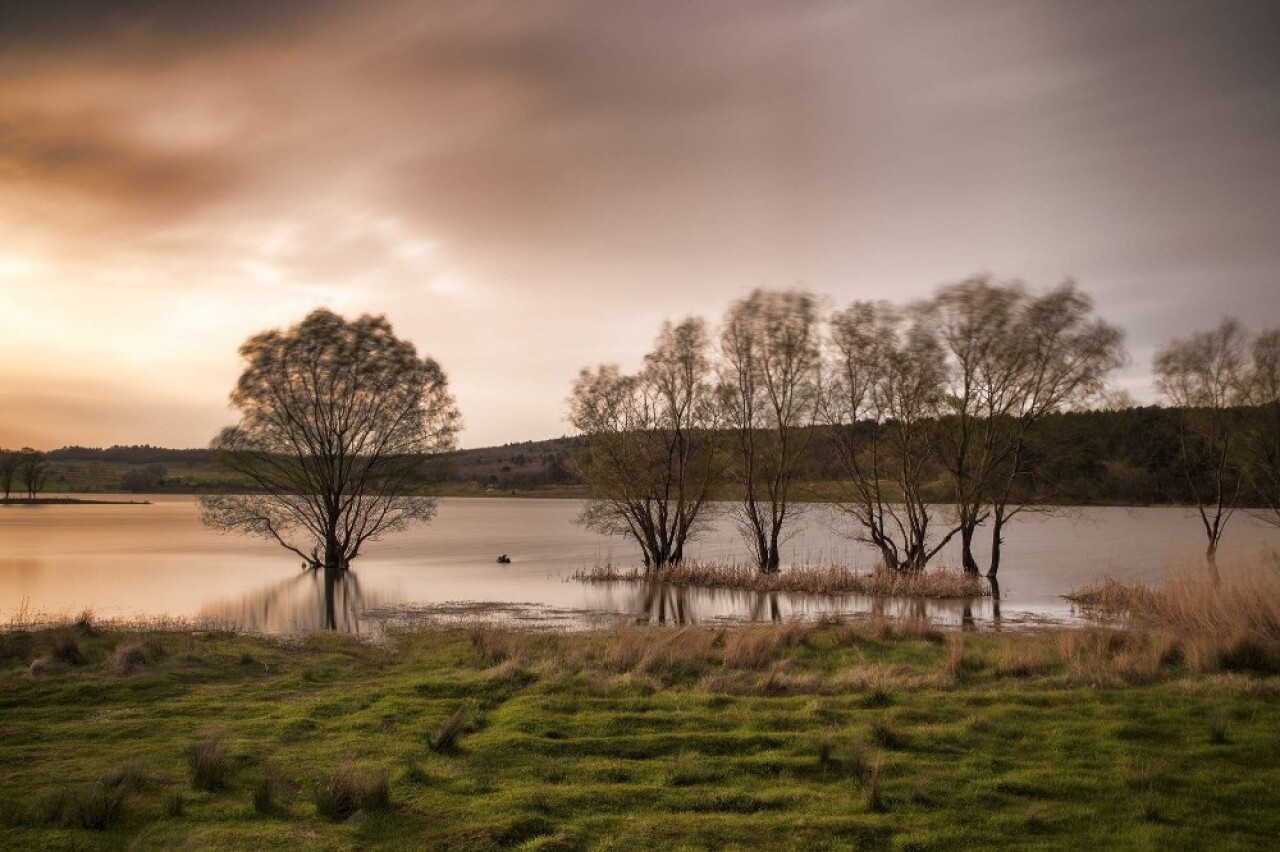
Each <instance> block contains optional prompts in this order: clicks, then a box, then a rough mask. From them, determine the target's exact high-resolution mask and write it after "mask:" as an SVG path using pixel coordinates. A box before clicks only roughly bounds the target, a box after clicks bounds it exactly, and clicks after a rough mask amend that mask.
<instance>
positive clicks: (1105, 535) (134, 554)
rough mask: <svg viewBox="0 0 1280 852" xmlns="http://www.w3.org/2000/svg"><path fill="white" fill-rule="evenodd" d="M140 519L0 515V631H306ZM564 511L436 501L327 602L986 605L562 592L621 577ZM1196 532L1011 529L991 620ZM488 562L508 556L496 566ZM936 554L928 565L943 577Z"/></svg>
mask: <svg viewBox="0 0 1280 852" xmlns="http://www.w3.org/2000/svg"><path fill="white" fill-rule="evenodd" d="M151 499H152V500H153V502H152V504H151V505H133V506H124V505H110V506H94V505H79V506H77V505H70V506H3V507H0V620H2V621H7V620H8V619H9V618H10V617H12V615H13V614H14V613H15V612H17V611H18V610H19V608H21V607H22V606H24V602H25V606H26V607H27V609H28V610H29V611H30V612H32V613H44V614H65V615H74V614H75V613H77V612H79V611H80V610H81V609H84V608H91V609H92V610H93V611H94V612H95V613H97V614H98V615H99V616H100V617H127V616H152V615H176V616H193V617H212V618H218V619H225V620H229V621H233V622H235V623H237V624H239V625H241V626H243V627H246V628H250V629H255V630H263V631H270V632H287V631H292V630H299V629H308V628H312V627H316V626H318V625H320V624H321V623H322V618H323V598H322V589H321V585H322V584H321V583H318V582H317V580H316V578H314V577H313V576H312V575H311V574H310V572H302V571H300V570H299V564H298V560H297V559H296V558H295V557H293V556H292V555H291V554H288V553H286V552H285V551H283V550H281V549H280V548H279V547H277V546H275V545H273V544H269V543H267V542H262V541H257V540H252V539H247V538H243V537H239V536H227V535H218V534H216V533H213V532H210V531H208V530H206V529H204V528H203V527H202V526H201V525H200V522H199V517H198V511H197V508H196V505H195V501H194V499H193V498H191V497H188V496H163V497H154V498H151ZM580 509H581V503H580V502H579V501H575V500H531V499H496V498H485V499H465V498H453V499H443V500H441V501H440V509H439V514H438V515H437V517H436V518H435V520H434V521H432V522H431V523H430V524H428V525H425V526H419V527H417V528H415V529H413V530H410V531H406V532H404V533H401V534H398V535H396V536H394V537H390V538H388V539H386V540H384V541H381V542H376V543H371V544H370V545H368V546H367V547H366V555H364V556H362V557H361V558H360V559H359V560H358V561H357V563H356V564H355V570H354V571H353V572H352V574H353V576H352V577H351V578H350V579H349V580H348V582H346V583H345V584H344V586H343V587H342V589H340V594H339V597H338V602H337V608H338V610H339V616H338V617H339V621H340V622H341V623H342V626H343V627H344V628H345V629H350V630H361V631H376V630H377V629H379V627H380V626H381V625H382V624H385V623H387V622H399V621H415V620H441V619H450V618H457V617H474V616H479V617H485V618H504V619H513V620H517V621H529V622H531V623H538V624H541V625H547V624H553V625H554V624H563V625H566V626H580V625H583V624H586V623H592V622H603V623H612V622H613V621H614V620H615V619H617V618H619V617H627V618H640V619H649V620H653V621H659V620H661V621H668V622H670V621H697V622H705V621H714V620H717V619H768V618H779V617H780V618H788V617H791V616H795V615H801V614H804V615H816V614H819V613H823V612H867V611H871V610H872V609H873V608H874V607H880V608H882V609H885V610H886V611H888V612H891V613H906V612H913V611H915V612H925V613H927V614H928V615H930V616H931V617H933V618H936V619H939V620H944V621H960V620H962V619H966V618H973V619H974V620H975V621H977V622H984V621H990V620H991V619H992V616H993V610H992V603H991V602H990V601H989V600H979V601H968V602H966V601H941V602H937V601H930V602H927V603H925V602H920V601H911V600H892V601H883V600H881V601H873V600H870V599H866V598H859V597H839V598H816V597H812V596H803V595H786V594H779V595H762V594H755V593H743V592H729V591H706V590H688V589H685V590H675V589H665V588H644V587H641V586H640V585H638V584H624V583H617V584H583V583H578V582H573V581H566V578H567V577H568V575H569V574H571V573H572V572H573V571H575V570H577V569H580V568H584V567H589V566H591V565H594V564H596V563H599V562H605V561H612V562H614V563H621V564H631V563H633V562H634V561H635V560H636V558H637V556H636V553H635V552H634V551H633V550H632V549H631V548H630V547H629V546H628V545H627V544H626V543H625V542H623V541H622V540H620V539H610V538H607V537H605V536H600V535H596V534H594V533H591V532H588V531H586V530H584V529H582V528H581V527H579V526H577V525H576V524H574V523H573V519H574V517H575V516H576V515H577V513H578V512H579V511H580ZM801 524H802V527H801V529H800V531H799V532H798V533H797V534H796V535H795V537H794V538H792V539H791V541H790V542H789V543H788V545H787V554H786V555H787V556H788V557H789V558H790V560H792V561H809V562H826V561H838V562H844V563H847V564H850V565H855V566H862V567H870V566H871V565H873V564H874V555H873V554H872V552H871V551H870V550H869V549H868V548H866V547H864V546H861V545H858V544H857V543H855V542H851V541H849V540H848V539H847V538H846V537H844V536H843V535H842V534H841V526H842V521H841V519H840V518H839V516H838V513H837V512H835V511H834V510H833V509H832V508H831V507H829V506H814V507H811V508H810V509H809V511H808V512H807V513H806V514H805V515H804V516H803V517H802V519H801ZM1202 540H1203V533H1202V532H1201V529H1200V527H1199V522H1198V520H1197V519H1196V517H1195V515H1194V512H1192V511H1191V510H1187V509H1171V508H1159V509H1124V508H1095V509H1079V510H1073V511H1070V512H1068V513H1066V514H1059V515H1052V516H1043V515H1027V516H1023V517H1020V518H1018V519H1016V521H1015V523H1014V524H1013V525H1012V528H1011V529H1010V531H1009V533H1008V536H1007V539H1006V545H1005V554H1004V562H1003V565H1002V568H1001V575H1002V578H1001V587H1002V592H1003V593H1004V595H1003V600H1002V604H1001V615H1002V617H1003V618H1004V619H1005V620H1015V621H1016V620H1018V619H1020V618H1021V619H1026V618H1054V619H1062V618H1070V617H1071V614H1072V612H1071V607H1070V605H1069V604H1068V603H1067V602H1066V601H1064V600H1062V598H1061V596H1062V595H1063V594H1065V593H1066V592H1068V591H1069V590H1071V589H1072V588H1075V587H1077V586H1080V585H1082V584H1084V583H1087V582H1089V581H1091V580H1095V579H1097V578H1100V577H1102V576H1106V575H1110V576H1112V577H1116V578H1118V579H1127V580H1141V581H1155V580H1159V579H1160V578H1161V577H1163V576H1165V575H1166V574H1167V573H1168V572H1169V571H1170V570H1172V569H1173V568H1174V567H1177V566H1187V565H1193V564H1195V560H1196V558H1197V556H1198V555H1199V554H1200V553H1201V552H1202V550H1203V543H1202ZM1263 547H1280V532H1278V531H1276V530H1275V529H1273V528H1270V527H1267V526H1265V525H1263V524H1261V523H1259V522H1258V521H1256V520H1255V519H1253V518H1251V517H1249V516H1247V515H1245V514H1244V513H1238V514H1237V515H1236V516H1235V518H1234V519H1233V520H1232V522H1231V525H1230V526H1229V527H1228V530H1227V534H1226V539H1225V542H1224V553H1223V555H1224V558H1232V557H1233V556H1248V555H1251V554H1252V553H1255V552H1256V551H1257V550H1259V549H1260V548H1263ZM500 553H507V554H509V555H510V556H511V558H512V564H510V565H498V564H496V563H495V561H494V560H495V559H496V557H497V556H498V554H500ZM691 555H692V556H694V557H695V558H698V559H707V560H732V559H742V558H743V555H744V551H743V550H742V548H741V546H740V544H739V541H738V539H737V537H736V534H735V533H734V531H733V528H732V526H731V524H730V523H729V522H728V520H727V519H726V520H722V521H721V522H720V523H719V524H718V525H717V527H716V529H715V530H714V533H713V534H712V535H709V536H707V537H706V538H705V539H704V540H702V541H701V542H700V543H698V544H695V545H694V546H693V547H692V550H691ZM958 561H959V560H958V552H956V551H955V550H952V551H944V553H943V554H942V557H941V559H940V560H939V562H941V563H944V564H956V563H958Z"/></svg>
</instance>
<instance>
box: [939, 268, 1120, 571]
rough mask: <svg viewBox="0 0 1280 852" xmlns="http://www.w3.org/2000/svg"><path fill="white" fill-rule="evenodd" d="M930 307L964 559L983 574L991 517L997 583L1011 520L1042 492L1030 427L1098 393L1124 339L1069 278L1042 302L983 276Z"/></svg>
mask: <svg viewBox="0 0 1280 852" xmlns="http://www.w3.org/2000/svg"><path fill="white" fill-rule="evenodd" d="M927 311H928V314H929V316H930V318H931V321H932V323H933V325H934V328H935V331H936V333H937V334H938V338H939V340H940V342H941V344H942V346H943V347H944V350H945V351H946V354H947V359H948V365H949V367H948V380H947V385H946V399H947V415H946V417H945V424H946V427H947V428H944V429H943V430H941V432H940V440H939V441H938V444H937V446H938V450H939V456H940V458H941V461H942V463H943V466H944V467H945V468H946V469H947V472H948V474H949V475H950V479H951V482H952V488H953V493H954V500H955V505H956V514H957V519H958V526H959V532H960V545H961V547H960V549H961V562H962V564H963V566H964V569H965V570H966V571H967V572H969V573H972V574H976V573H978V571H979V566H978V562H977V559H976V558H975V556H974V553H973V543H974V538H975V533H976V531H977V529H978V527H979V525H981V524H982V523H984V522H985V521H986V520H988V519H991V521H992V530H991V558H990V562H989V564H988V568H987V576H988V577H990V578H993V579H994V578H995V576H996V574H997V572H998V571H999V567H1000V553H1001V550H1000V547H1001V544H1002V543H1003V535H1004V527H1005V524H1006V523H1007V522H1008V521H1009V519H1010V518H1012V517H1013V516H1014V515H1015V514H1017V513H1018V512H1019V511H1021V510H1022V509H1023V508H1025V507H1026V506H1027V505H1028V504H1029V501H1031V500H1032V499H1034V497H1035V496H1036V495H1035V488H1034V485H1035V480H1036V477H1037V474H1038V472H1039V471H1038V469H1037V468H1038V465H1037V463H1036V459H1035V458H1034V457H1033V456H1032V454H1031V453H1030V452H1029V449H1030V437H1031V435H1032V433H1033V430H1034V428H1035V427H1036V426H1037V425H1038V424H1039V423H1040V422H1041V421H1043V420H1044V418H1045V417H1047V416H1048V415H1050V414H1053V413H1055V412H1058V411H1062V410H1064V409H1069V408H1074V407H1079V406H1080V405H1082V404H1084V403H1085V402H1087V401H1089V400H1092V399H1095V398H1100V397H1101V395H1102V393H1103V391H1104V389H1105V383H1106V378H1107V376H1109V375H1110V373H1111V372H1112V371H1114V370H1115V369H1116V368H1117V367H1118V366H1120V364H1122V363H1123V361H1124V352H1123V349H1122V347H1121V341H1122V339H1123V335H1122V334H1121V332H1120V331H1119V329H1117V328H1116V327H1114V326H1111V325H1109V324H1107V323H1105V322H1103V321H1102V320H1100V319H1097V318H1096V317H1094V316H1093V302H1092V300H1090V299H1089V297H1088V296H1087V295H1085V294H1084V293H1081V292H1080V291H1079V290H1078V289H1076V287H1075V285H1074V284H1073V283H1072V282H1069V281H1068V282H1067V283H1065V284H1063V285H1062V286H1060V287H1057V288H1055V289H1053V290H1050V291H1049V292H1047V293H1044V294H1042V295H1039V296H1037V295H1033V294H1032V293H1029V292H1028V291H1027V289H1026V288H1025V286H1023V285H1022V284H1021V283H1020V282H1016V281H1015V282H993V281H992V280H991V279H989V278H987V277H983V276H980V277H976V278H971V279H969V280H966V281H963V282H960V283H959V284H954V285H951V286H949V287H945V288H943V289H942V290H940V291H939V292H938V294H937V295H936V296H935V297H934V298H933V300H932V301H931V302H930V303H929V304H928V306H927Z"/></svg>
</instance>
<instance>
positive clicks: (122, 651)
mask: <svg viewBox="0 0 1280 852" xmlns="http://www.w3.org/2000/svg"><path fill="white" fill-rule="evenodd" d="M165 653H166V652H165V650H164V646H163V645H161V644H160V643H159V642H157V641H155V640H154V639H147V640H145V641H142V642H127V643H123V644H120V645H117V646H116V649H115V651H114V652H113V653H112V655H111V667H112V668H113V669H115V671H116V672H117V673H119V674H129V673H131V672H135V671H137V670H139V669H143V668H146V667H147V666H149V665H152V664H153V663H156V662H158V661H160V660H161V659H163V658H164V657H165Z"/></svg>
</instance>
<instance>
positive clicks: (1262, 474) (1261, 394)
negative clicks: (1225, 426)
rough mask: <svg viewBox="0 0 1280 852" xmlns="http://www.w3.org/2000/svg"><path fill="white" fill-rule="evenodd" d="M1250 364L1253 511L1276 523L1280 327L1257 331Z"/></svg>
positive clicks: (1248, 453)
mask: <svg viewBox="0 0 1280 852" xmlns="http://www.w3.org/2000/svg"><path fill="white" fill-rule="evenodd" d="M1250 355H1251V356H1252V358H1251V364H1250V371H1249V381H1248V392H1249V396H1248V400H1249V403H1250V404H1251V405H1252V406H1254V407H1255V408H1254V410H1253V411H1251V412H1249V420H1248V428H1247V429H1246V431H1245V461H1246V469H1247V470H1248V471H1249V474H1250V484H1251V485H1252V486H1253V492H1254V493H1255V494H1256V495H1257V497H1258V499H1259V500H1261V502H1262V507H1261V508H1262V510H1261V511H1258V512H1256V513H1255V514H1256V515H1257V517H1259V518H1260V519H1262V520H1264V521H1266V522H1267V523H1269V524H1272V525H1274V526H1280V328H1273V329H1270V330H1268V331H1264V332H1261V333H1259V334H1258V335H1257V336H1255V337H1254V339H1253V344H1252V346H1251V347H1250Z"/></svg>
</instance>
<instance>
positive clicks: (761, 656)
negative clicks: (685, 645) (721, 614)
mask: <svg viewBox="0 0 1280 852" xmlns="http://www.w3.org/2000/svg"><path fill="white" fill-rule="evenodd" d="M812 633H813V628H812V627H810V626H808V625H805V624H803V623H801V622H795V621H793V622H788V623H787V624H785V625H783V626H781V627H755V628H744V629H741V630H735V631H733V632H731V633H729V634H728V635H727V636H725V637H724V648H723V651H722V653H721V659H722V660H723V662H724V664H725V665H726V666H728V667H729V668H734V669H756V670H761V669H764V668H766V667H768V665H769V664H770V663H772V662H773V661H774V659H775V658H776V657H777V656H778V652H779V651H780V650H781V649H783V648H794V647H796V646H797V645H803V644H805V643H806V642H808V641H809V637H810V636H811V635H812Z"/></svg>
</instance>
